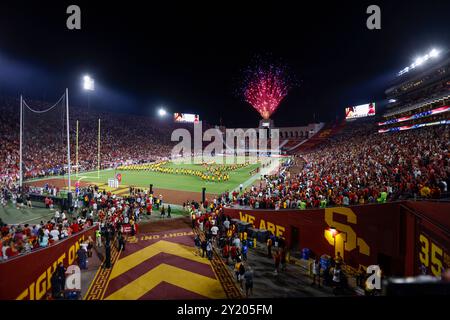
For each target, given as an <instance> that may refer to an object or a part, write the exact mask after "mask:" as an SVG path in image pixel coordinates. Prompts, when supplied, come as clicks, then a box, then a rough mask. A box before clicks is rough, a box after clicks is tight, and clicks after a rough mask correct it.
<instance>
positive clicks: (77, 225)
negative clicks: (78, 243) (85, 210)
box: [71, 221, 80, 233]
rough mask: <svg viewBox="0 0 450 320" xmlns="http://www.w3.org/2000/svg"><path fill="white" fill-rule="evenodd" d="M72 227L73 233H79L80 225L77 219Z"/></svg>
mask: <svg viewBox="0 0 450 320" xmlns="http://www.w3.org/2000/svg"><path fill="white" fill-rule="evenodd" d="M71 228H72V232H73V233H77V232H78V231H80V225H79V224H78V223H77V222H76V221H74V223H73V224H72V226H71Z"/></svg>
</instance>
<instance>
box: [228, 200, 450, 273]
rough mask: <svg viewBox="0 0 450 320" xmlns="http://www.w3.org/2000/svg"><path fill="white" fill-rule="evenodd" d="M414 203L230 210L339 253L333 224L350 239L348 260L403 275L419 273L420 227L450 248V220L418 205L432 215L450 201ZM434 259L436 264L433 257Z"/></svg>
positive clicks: (317, 250) (318, 251)
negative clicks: (442, 219)
mask: <svg viewBox="0 0 450 320" xmlns="http://www.w3.org/2000/svg"><path fill="white" fill-rule="evenodd" d="M408 203H409V202H399V203H387V204H380V205H378V204H375V205H363V206H352V207H345V208H343V207H339V208H327V209H313V210H280V211H274V210H240V209H225V214H227V215H229V216H231V217H232V218H236V219H240V220H243V221H247V222H251V223H252V224H253V225H254V226H255V227H256V228H258V229H266V230H271V231H272V232H273V233H274V234H276V235H279V236H283V237H284V238H285V239H286V241H287V242H288V245H289V246H290V247H292V246H293V245H294V244H295V243H298V248H300V249H302V248H309V249H311V250H312V252H313V253H314V254H315V255H319V256H320V255H322V254H328V255H330V256H335V254H336V252H337V251H339V250H337V249H336V245H335V244H336V243H337V242H334V243H333V242H332V243H330V242H329V241H328V240H327V239H326V237H325V235H326V232H329V231H327V230H329V228H330V227H331V226H332V227H334V228H336V229H337V231H338V232H339V234H340V236H341V237H343V238H341V239H342V240H341V243H342V242H343V243H344V244H343V245H344V249H343V250H342V252H341V254H343V256H344V260H345V262H346V263H347V264H348V265H350V266H352V267H354V268H358V267H359V265H360V264H361V265H363V266H368V265H371V264H379V265H380V266H381V267H382V269H383V270H384V272H385V274H387V275H398V276H401V275H412V274H417V273H418V268H417V266H416V265H417V259H418V250H419V249H418V248H419V243H420V242H419V237H420V235H419V233H420V232H419V231H420V230H422V229H424V230H428V233H427V236H428V237H429V238H430V240H429V241H430V242H433V241H434V242H436V243H439V245H440V247H442V248H443V247H444V246H448V247H447V248H450V238H448V237H443V234H445V230H447V232H448V230H450V221H448V223H447V222H446V223H442V224H440V225H438V224H436V222H435V221H434V220H433V221H429V220H426V219H423V218H420V217H419V216H418V215H417V212H418V211H420V212H423V213H421V214H422V215H424V216H427V217H428V216H430V215H432V214H433V213H434V212H443V211H442V210H446V209H447V210H448V211H447V212H450V204H443V205H441V206H439V207H437V206H435V205H434V204H433V203H430V202H420V203H421V205H420V208H416V211H417V212H412V211H411V209H407V208H409V207H407V204H408ZM423 207H428V208H429V210H428V212H431V213H430V214H427V212H425V211H424V210H423ZM439 215H440V214H438V216H439ZM327 217H328V218H327ZM294 228H296V229H297V230H298V236H297V238H296V239H294V238H293V236H292V235H293V229H294ZM430 230H432V231H430ZM422 237H423V236H422ZM364 244H366V245H367V246H365V245H364ZM430 246H431V244H430ZM365 247H368V250H367V248H366V249H364V248H365ZM347 249H348V250H347ZM430 250H431V249H430ZM438 251H439V250H438ZM438 253H439V252H438ZM430 254H431V253H430ZM444 259H445V253H443V254H442V259H441V260H442V261H443V264H444V262H445V261H444ZM429 260H430V266H431V258H430V259H429ZM438 264H439V263H438ZM430 268H431V267H430ZM430 270H431V269H430Z"/></svg>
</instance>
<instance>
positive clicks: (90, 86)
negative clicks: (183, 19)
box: [83, 75, 95, 112]
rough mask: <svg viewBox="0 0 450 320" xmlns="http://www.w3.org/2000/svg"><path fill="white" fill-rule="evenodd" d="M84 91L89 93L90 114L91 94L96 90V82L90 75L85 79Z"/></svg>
mask: <svg viewBox="0 0 450 320" xmlns="http://www.w3.org/2000/svg"><path fill="white" fill-rule="evenodd" d="M83 89H84V90H86V91H87V99H88V112H89V111H90V93H91V91H94V89H95V82H94V79H92V78H91V77H90V76H89V75H85V76H84V77H83Z"/></svg>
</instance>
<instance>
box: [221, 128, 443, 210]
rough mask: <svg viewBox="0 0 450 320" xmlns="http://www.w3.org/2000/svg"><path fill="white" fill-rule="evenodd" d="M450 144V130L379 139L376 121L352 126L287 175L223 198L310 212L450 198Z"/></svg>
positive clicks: (300, 157) (403, 133) (308, 154)
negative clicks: (306, 209) (391, 202)
mask: <svg viewBox="0 0 450 320" xmlns="http://www.w3.org/2000/svg"><path fill="white" fill-rule="evenodd" d="M449 144H450V127H449V126H448V125H441V126H433V127H425V128H420V129H415V130H407V131H401V132H393V133H383V134H378V133H377V126H376V122H375V121H373V120H368V121H362V122H361V121H358V122H354V123H349V124H347V126H346V128H345V129H344V130H343V131H342V132H341V133H339V134H337V135H336V136H334V137H331V138H330V139H329V140H328V141H327V142H325V143H322V144H321V145H319V146H318V147H317V148H315V149H313V150H311V151H306V152H303V153H300V154H297V155H295V158H294V159H295V160H294V163H293V164H292V165H291V166H290V168H289V170H287V172H284V173H282V174H281V173H279V174H275V175H273V176H269V177H266V178H265V179H264V180H265V181H264V182H263V183H261V184H260V185H259V186H252V187H250V188H248V189H246V190H244V191H243V192H242V193H237V192H235V193H227V194H224V195H222V196H221V198H223V199H224V200H225V201H226V202H228V203H233V204H237V205H242V206H251V207H253V208H260V209H287V208H300V209H305V208H311V207H312V208H319V207H326V206H335V205H355V204H366V203H380V202H381V203H384V202H386V201H392V200H401V199H407V198H441V197H443V196H444V197H448V185H449V183H450V165H449Z"/></svg>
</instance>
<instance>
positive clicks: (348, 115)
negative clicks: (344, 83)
mask: <svg viewBox="0 0 450 320" xmlns="http://www.w3.org/2000/svg"><path fill="white" fill-rule="evenodd" d="M374 115H375V102H371V103H367V104H361V105H359V106H353V107H348V108H345V119H355V118H364V117H370V116H374Z"/></svg>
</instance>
